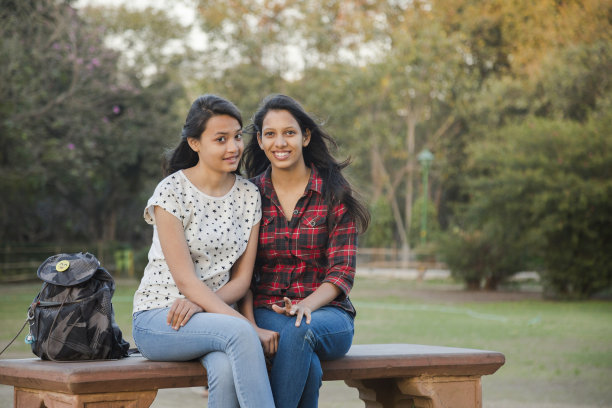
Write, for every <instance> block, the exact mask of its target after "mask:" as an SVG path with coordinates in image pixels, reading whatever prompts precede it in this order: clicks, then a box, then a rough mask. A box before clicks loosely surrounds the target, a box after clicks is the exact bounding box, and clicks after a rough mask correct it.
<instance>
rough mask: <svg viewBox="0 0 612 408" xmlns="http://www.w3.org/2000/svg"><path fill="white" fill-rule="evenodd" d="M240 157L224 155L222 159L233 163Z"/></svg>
mask: <svg viewBox="0 0 612 408" xmlns="http://www.w3.org/2000/svg"><path fill="white" fill-rule="evenodd" d="M239 159H240V156H231V157H226V158H225V159H223V160H224V161H227V162H230V163H235V162H237V161H238V160H239Z"/></svg>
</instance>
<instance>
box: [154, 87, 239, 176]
mask: <svg viewBox="0 0 612 408" xmlns="http://www.w3.org/2000/svg"><path fill="white" fill-rule="evenodd" d="M219 115H228V116H231V117H232V118H234V119H236V120H237V121H238V123H240V127H242V115H241V114H240V111H239V110H238V108H237V107H236V105H234V104H233V103H231V102H230V101H228V100H226V99H223V98H221V97H219V96H216V95H210V94H206V95H202V96H200V97H198V99H196V100H195V101H194V102H193V103H192V104H191V108H190V109H189V113H187V119H185V124H184V125H183V131H182V133H181V141H180V142H179V144H178V146H177V147H175V148H174V149H173V150H170V151H168V152H167V153H166V156H165V160H164V162H163V165H162V169H163V172H164V176H168V175H170V174H172V173H174V172H176V171H179V170H182V169H187V168H189V167H193V166H195V165H196V164H197V163H198V154H197V153H196V152H194V151H193V149H192V148H191V147H190V146H189V143H188V141H187V140H188V139H189V138H194V139H200V136H202V133H203V132H204V131H205V130H206V124H207V123H208V120H209V119H210V118H212V117H213V116H219ZM238 168H239V169H240V166H238ZM235 173H237V174H238V170H236V171H235Z"/></svg>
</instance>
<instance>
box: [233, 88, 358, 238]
mask: <svg viewBox="0 0 612 408" xmlns="http://www.w3.org/2000/svg"><path fill="white" fill-rule="evenodd" d="M271 110H285V111H287V112H289V113H290V114H291V115H292V116H293V117H294V118H295V120H296V121H297V123H298V124H299V126H300V129H301V131H302V134H306V130H307V129H308V130H310V142H309V143H308V146H305V147H304V148H303V150H302V152H303V155H304V162H305V163H306V165H307V166H310V165H311V164H313V165H314V166H315V167H316V169H317V171H318V172H319V174H320V176H321V178H322V179H323V186H324V187H323V196H324V199H325V201H326V202H327V203H328V204H331V205H334V204H338V203H342V204H344V205H345V206H346V207H347V209H348V211H349V214H352V216H353V217H354V219H355V222H356V223H357V228H358V231H359V232H360V233H363V232H365V230H366V229H367V228H368V225H369V223H370V213H369V212H368V210H367V208H366V207H365V205H363V204H362V203H361V202H360V201H359V200H358V199H357V198H355V192H354V191H353V188H352V187H351V185H350V183H349V182H348V181H347V180H346V178H344V176H343V175H342V169H344V168H345V167H346V166H348V165H349V164H350V159H347V160H345V161H343V162H338V161H337V160H336V159H335V158H334V156H332V154H331V153H330V149H329V146H331V147H333V148H336V147H337V144H336V142H335V141H334V139H333V138H332V137H331V136H330V135H329V134H327V133H326V132H325V131H324V130H323V128H322V127H321V126H320V125H319V124H318V123H317V122H316V121H315V119H314V118H313V117H312V116H311V115H309V114H308V113H307V112H306V111H305V110H304V108H303V107H302V105H300V103H299V102H297V101H296V100H295V99H293V98H291V97H289V96H286V95H279V94H275V95H269V96H268V97H266V98H265V99H264V100H263V101H262V103H261V105H260V106H259V109H258V110H257V112H255V115H253V118H252V119H251V121H252V123H251V125H250V126H249V129H248V130H249V133H251V139H250V140H249V143H248V144H247V145H246V147H245V148H244V165H245V170H246V173H247V176H248V177H249V178H251V177H255V176H257V175H259V174H261V173H263V172H264V171H265V170H266V169H267V168H268V166H269V165H270V160H268V158H267V157H266V154H265V152H264V151H263V150H262V149H261V148H260V147H259V144H258V142H257V133H258V132H259V133H260V134H261V129H262V127H263V121H264V118H265V116H266V115H267V113H268V112H269V111H271Z"/></svg>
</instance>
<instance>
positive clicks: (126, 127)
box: [0, 0, 181, 242]
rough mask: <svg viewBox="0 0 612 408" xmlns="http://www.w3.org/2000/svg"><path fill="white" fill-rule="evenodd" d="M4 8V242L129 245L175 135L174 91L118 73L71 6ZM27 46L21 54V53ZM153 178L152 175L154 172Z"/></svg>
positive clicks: (37, 3)
mask: <svg viewBox="0 0 612 408" xmlns="http://www.w3.org/2000/svg"><path fill="white" fill-rule="evenodd" d="M9 3H10V4H6V5H5V4H3V8H2V14H3V15H2V21H3V25H2V27H1V28H0V30H1V31H2V43H1V45H0V55H1V56H2V60H3V61H5V62H6V63H3V64H2V66H1V67H2V68H0V83H1V84H2V86H1V88H0V92H1V97H0V100H1V101H2V105H1V107H0V146H2V157H1V162H0V167H1V168H2V173H3V175H4V177H3V178H2V181H1V183H2V186H1V187H2V191H3V192H4V193H5V196H6V197H7V200H3V202H2V204H0V211H1V218H0V223H1V225H2V228H1V230H2V232H1V233H0V234H2V235H1V239H2V241H3V242H10V241H14V242H15V241H16V242H37V241H50V240H54V241H57V242H62V241H64V242H65V241H70V240H75V239H85V240H88V241H95V240H102V239H104V240H114V239H117V238H119V237H132V232H131V231H130V230H129V229H126V230H124V229H122V228H121V227H120V226H128V225H131V224H132V222H131V220H132V219H138V218H139V217H140V211H139V212H137V213H130V214H129V215H128V214H127V213H126V211H127V208H128V207H130V206H131V205H132V204H133V203H134V202H135V200H136V199H137V197H138V193H139V191H140V190H141V189H142V188H143V187H144V186H145V185H146V183H147V180H149V179H150V178H151V177H152V175H153V174H154V173H155V174H159V173H158V171H157V169H158V168H159V159H158V157H159V154H160V152H159V151H158V149H159V147H160V146H163V145H167V144H168V142H167V137H168V136H169V135H170V131H169V130H168V129H169V128H170V125H169V124H170V123H172V125H173V126H176V125H175V123H177V122H178V121H177V120H176V116H175V115H174V112H173V103H172V101H173V99H175V98H176V97H177V95H179V94H180V92H181V91H180V88H177V87H175V86H173V85H169V82H168V79H167V78H164V77H163V76H160V77H159V78H158V80H156V82H155V83H154V85H153V86H151V87H150V88H145V87H143V86H142V85H141V84H140V82H139V81H138V79H137V78H136V77H135V75H134V74H133V73H130V72H127V71H124V72H119V71H117V61H118V58H119V55H118V53H117V52H115V51H112V50H110V49H108V48H107V47H106V46H105V45H104V36H103V34H104V33H103V31H102V30H100V29H99V28H98V27H95V26H90V25H87V24H85V23H84V22H83V20H82V19H81V18H80V17H79V15H78V13H77V12H76V11H75V10H74V9H73V8H72V7H71V6H70V3H69V2H65V1H52V0H32V1H24V2H14V3H13V2H9ZM26 44H27V46H26ZM154 169H155V170H154Z"/></svg>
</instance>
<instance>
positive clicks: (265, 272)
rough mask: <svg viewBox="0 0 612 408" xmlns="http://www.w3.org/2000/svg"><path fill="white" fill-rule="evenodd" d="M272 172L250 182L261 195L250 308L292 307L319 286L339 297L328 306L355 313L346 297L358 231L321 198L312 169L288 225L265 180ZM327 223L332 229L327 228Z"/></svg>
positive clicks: (319, 183)
mask: <svg viewBox="0 0 612 408" xmlns="http://www.w3.org/2000/svg"><path fill="white" fill-rule="evenodd" d="M270 173H271V169H270V168H268V169H267V170H266V171H265V172H264V173H262V174H260V175H259V176H257V177H255V178H253V179H251V181H253V182H254V183H255V184H256V185H257V187H258V188H259V191H260V193H261V209H262V218H261V224H260V227H259V243H258V249H257V261H256V263H255V271H254V281H253V292H254V306H255V307H270V306H271V305H272V304H274V303H276V304H278V305H281V306H282V304H283V297H284V296H286V297H288V298H289V299H291V300H292V302H294V303H297V302H299V301H301V300H302V299H304V298H305V297H306V296H308V295H310V294H311V293H312V292H314V291H315V290H316V289H317V288H318V287H319V286H321V284H323V283H324V282H330V283H332V284H334V285H336V287H338V288H340V290H341V291H342V293H341V294H340V295H339V296H338V297H337V298H336V299H334V300H333V301H332V302H331V303H330V304H331V305H334V306H338V307H341V308H343V309H344V310H346V311H348V312H349V313H351V314H355V308H354V307H353V305H352V304H351V301H350V300H349V298H348V294H349V292H350V290H351V288H352V286H353V279H354V277H355V260H356V255H357V228H356V225H355V221H354V219H353V217H351V216H350V215H349V214H348V213H347V209H346V207H345V206H344V204H338V205H335V206H333V207H332V208H330V206H328V205H327V203H326V202H325V201H324V199H323V195H322V190H323V179H321V177H319V175H318V174H317V171H316V169H315V167H314V166H312V171H311V174H310V180H309V181H308V185H307V186H306V190H305V192H304V195H303V196H302V197H300V199H299V200H298V202H297V204H296V206H295V209H294V211H293V214H292V217H291V221H287V218H286V217H285V215H284V213H283V210H282V207H281V205H280V203H279V201H278V196H277V195H276V191H275V190H274V186H273V185H272V180H271V178H270ZM328 217H332V219H331V221H332V222H331V223H330V224H331V227H330V225H328Z"/></svg>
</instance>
